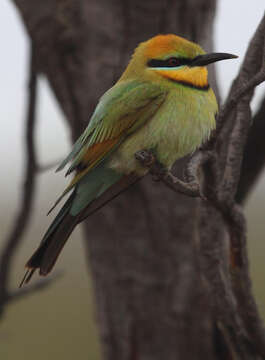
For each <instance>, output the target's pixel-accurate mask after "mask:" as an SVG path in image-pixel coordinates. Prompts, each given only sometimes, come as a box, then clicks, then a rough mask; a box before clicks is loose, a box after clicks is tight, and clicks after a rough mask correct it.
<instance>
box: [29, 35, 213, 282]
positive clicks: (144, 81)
mask: <svg viewBox="0 0 265 360" xmlns="http://www.w3.org/2000/svg"><path fill="white" fill-rule="evenodd" d="M167 54H168V57H169V56H170V57H172V56H174V57H175V58H178V57H181V59H182V60H181V61H182V63H183V62H185V61H186V60H185V58H184V60H183V56H186V59H188V60H187V61H186V62H187V63H188V61H191V60H189V59H190V58H191V59H193V58H196V57H198V56H199V57H198V58H199V60H200V58H201V55H202V54H204V51H203V50H202V49H201V48H200V47H199V46H198V45H196V44H194V43H191V42H189V41H187V40H185V39H181V38H179V37H177V36H175V35H165V36H163V35H161V36H157V37H155V38H153V39H151V40H149V41H147V42H146V43H143V44H141V45H140V46H139V47H138V48H137V49H136V51H135V54H134V56H133V58H132V60H131V62H130V64H129V65H128V67H127V69H126V70H125V72H124V73H123V75H122V77H121V78H120V80H119V81H118V82H117V83H116V84H115V85H114V86H113V87H112V88H111V89H110V90H108V91H107V92H106V93H105V94H104V95H103V96H102V97H101V99H100V101H99V103H98V105H97V107H96V109H95V111H94V114H93V115H92V117H91V120H90V122H89V125H88V126H87V128H86V130H85V131H84V133H83V134H82V135H81V137H80V138H79V139H78V141H77V142H76V144H75V145H74V147H73V150H72V152H71V153H70V154H69V155H68V156H67V158H66V159H65V160H64V161H63V162H62V164H61V165H60V166H59V168H58V170H61V169H62V168H63V167H64V166H65V165H66V164H67V163H68V162H71V165H70V167H69V169H68V171H67V174H70V173H71V172H73V171H75V172H76V174H75V177H74V179H73V180H72V182H71V183H70V185H69V186H68V188H67V189H66V190H65V192H64V193H63V196H64V195H65V194H66V193H67V192H68V191H70V190H72V189H73V192H72V194H71V195H70V197H69V199H68V200H67V201H66V203H65V205H64V206H63V207H62V209H61V210H60V211H59V213H58V215H57V216H56V217H55V220H54V221H53V223H52V224H51V226H50V227H49V229H48V231H47V232H46V234H45V235H44V238H43V240H42V242H41V244H40V246H39V248H38V249H37V250H36V252H35V253H34V254H33V256H32V257H31V258H30V259H29V261H28V263H27V267H28V268H29V270H28V273H27V274H26V277H25V278H24V279H23V281H22V283H23V282H24V281H26V282H28V281H29V279H30V278H31V276H32V274H33V272H34V271H35V270H36V269H37V268H39V269H40V274H42V275H46V274H47V273H48V272H49V271H50V270H51V269H52V267H53V265H54V263H55V261H56V259H57V257H58V255H59V253H60V251H61V249H62V247H63V245H64V243H65V242H66V240H67V238H68V237H69V235H70V234H71V232H72V230H73V229H74V227H75V226H76V225H77V224H78V223H79V222H80V221H82V220H83V219H84V218H85V217H86V216H88V215H90V214H91V213H92V212H94V211H95V210H97V209H98V208H100V207H101V206H103V205H104V204H105V203H106V202H108V201H109V200H111V199H112V198H113V197H115V196H116V195H117V194H119V193H120V192H121V191H123V190H124V189H126V188H127V187H128V186H130V185H131V184H133V183H134V182H135V181H137V179H139V178H141V177H142V176H144V175H145V174H146V173H147V171H148V170H147V169H146V168H143V167H142V166H141V165H140V164H139V162H137V161H136V159H135V153H136V152H137V151H139V150H142V149H147V150H148V149H152V150H153V151H155V155H156V158H157V160H158V161H159V162H161V163H162V164H163V165H164V166H165V167H166V168H168V169H170V168H171V166H172V165H173V164H174V162H175V161H176V160H177V159H178V158H180V157H183V156H185V155H187V154H189V153H191V152H193V151H194V150H196V148H197V147H198V146H200V145H201V144H202V143H203V141H205V140H206V139H207V138H208V137H209V135H210V132H211V130H212V129H214V128H215V114H216V112H217V103H216V99H215V96H214V93H213V91H212V90H211V89H210V88H209V86H208V80H207V70H206V68H205V67H202V68H199V67H197V66H196V67H194V68H192V67H191V66H188V65H187V66H179V67H177V66H176V67H172V66H171V65H170V66H169V67H166V66H163V67H159V66H158V67H154V66H155V64H160V63H163V64H164V63H165V62H166V61H167ZM172 54H173V55H172ZM183 54H184V55H183ZM150 59H152V64H154V66H153V65H152V67H148V63H149V62H148V61H150ZM154 59H155V60H154ZM196 59H197V58H196ZM197 61H198V60H197ZM200 61H201V60H200ZM165 64H166V63H165ZM60 199H61V198H60ZM60 199H59V200H60Z"/></svg>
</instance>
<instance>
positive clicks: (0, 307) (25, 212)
mask: <svg viewBox="0 0 265 360" xmlns="http://www.w3.org/2000/svg"><path fill="white" fill-rule="evenodd" d="M36 98H37V72H36V67H35V56H34V51H33V49H31V62H30V67H29V93H28V110H27V119H26V134H25V141H26V154H27V157H26V171H25V175H24V191H23V192H22V199H21V203H20V207H19V210H18V212H17V215H16V218H15V220H14V226H13V228H12V229H11V231H10V233H9V234H8V236H7V239H6V242H5V246H4V248H3V251H2V253H1V256H0V315H2V314H3V312H4V308H5V305H6V303H7V301H8V300H9V298H10V295H9V292H8V280H9V275H10V267H11V263H12V260H13V256H14V254H15V250H16V248H17V246H18V245H19V244H20V242H21V240H22V235H23V233H24V231H25V229H26V226H27V224H28V222H29V219H30V214H31V209H32V205H33V199H34V191H35V178H36V150H35V141H34V130H35V123H36V117H35V112H36Z"/></svg>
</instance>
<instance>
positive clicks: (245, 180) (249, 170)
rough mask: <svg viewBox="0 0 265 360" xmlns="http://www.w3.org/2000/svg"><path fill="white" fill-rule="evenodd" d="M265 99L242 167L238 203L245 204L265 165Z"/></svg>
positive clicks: (237, 195)
mask: <svg viewBox="0 0 265 360" xmlns="http://www.w3.org/2000/svg"><path fill="white" fill-rule="evenodd" d="M264 133H265V98H264V99H263V101H262V103H261V105H260V107H259V109H258V111H257V113H256V114H255V116H254V118H253V124H252V126H251V128H250V131H249V134H248V138H247V143H246V146H245V149H244V156H243V161H242V166H241V175H240V180H239V184H238V189H237V194H236V201H237V202H238V203H239V204H244V202H245V201H246V199H247V196H248V194H249V192H250V191H251V190H252V188H253V186H254V185H255V183H256V181H257V179H258V177H259V175H260V174H261V172H262V170H263V168H264V165H265V156H264V154H265V141H264Z"/></svg>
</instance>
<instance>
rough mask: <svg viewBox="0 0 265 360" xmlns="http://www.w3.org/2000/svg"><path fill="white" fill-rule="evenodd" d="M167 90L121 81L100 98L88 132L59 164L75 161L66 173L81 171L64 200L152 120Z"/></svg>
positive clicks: (86, 131) (150, 85)
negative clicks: (77, 185)
mask: <svg viewBox="0 0 265 360" xmlns="http://www.w3.org/2000/svg"><path fill="white" fill-rule="evenodd" d="M166 95H167V93H166V92H165V91H163V90H162V89H161V88H160V87H159V86H158V85H153V84H150V83H142V82H139V81H126V82H124V81H123V82H120V83H117V84H116V85H115V86H113V87H112V88H111V89H110V90H108V91H107V92H106V93H105V94H104V95H103V97H102V98H101V99H100V102H99V104H98V106H97V107H96V109H95V112H94V114H93V116H92V118H91V120H90V123H89V125H88V126H87V128H86V130H85V131H84V133H83V134H82V135H81V136H80V138H79V139H78V140H77V142H76V144H75V145H74V147H73V150H72V152H71V153H70V154H69V155H68V156H67V158H66V159H65V160H64V161H63V162H62V164H61V165H60V166H59V168H58V170H61V169H62V168H63V167H64V166H65V165H66V164H67V163H68V162H69V161H71V162H72V164H71V166H70V167H69V169H68V171H67V173H66V175H68V174H70V173H71V172H72V171H74V170H76V171H77V173H76V175H75V177H74V178H73V180H72V181H71V183H70V184H69V186H68V187H67V188H66V189H65V191H64V193H63V194H62V196H61V197H60V199H61V198H62V197H63V196H64V195H65V194H66V193H67V192H68V191H69V190H71V189H72V188H73V187H74V186H75V185H76V184H77V183H78V182H79V181H80V180H81V178H82V177H83V176H84V175H85V174H86V173H87V172H88V171H89V170H91V169H92V168H94V167H95V166H97V165H98V164H99V163H100V162H101V161H103V160H105V159H106V158H107V157H108V156H109V155H110V154H111V153H112V151H114V150H115V149H116V148H117V146H119V145H120V144H121V142H122V141H124V139H125V138H126V137H127V136H129V135H130V134H131V133H133V132H134V131H136V130H137V129H138V128H139V127H140V126H142V125H143V124H144V123H145V122H146V121H147V120H148V119H150V118H151V117H152V116H153V115H154V113H155V112H156V111H157V109H158V108H159V107H160V105H161V104H162V102H163V101H164V99H165V97H166Z"/></svg>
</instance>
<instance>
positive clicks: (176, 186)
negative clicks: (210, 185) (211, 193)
mask: <svg viewBox="0 0 265 360" xmlns="http://www.w3.org/2000/svg"><path fill="white" fill-rule="evenodd" d="M135 158H136V159H137V160H138V161H139V162H140V163H141V164H142V165H143V166H144V167H147V168H149V169H150V174H151V175H152V176H153V180H154V181H163V183H164V184H165V185H166V186H168V187H169V188H170V189H171V190H173V191H175V192H178V193H182V194H185V195H188V196H192V197H201V198H202V199H205V197H204V196H203V194H202V193H201V190H200V185H199V182H198V179H197V176H196V175H195V173H197V171H195V166H193V167H192V168H191V169H189V171H188V172H189V176H188V178H189V179H188V181H187V182H185V181H182V180H180V179H178V178H177V177H176V176H174V175H173V174H172V173H171V172H170V171H168V170H167V169H165V167H164V166H163V165H162V164H160V163H159V161H157V160H156V158H155V155H154V153H153V152H152V151H150V150H141V151H138V152H137V153H135ZM194 172H195V173H194Z"/></svg>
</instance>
